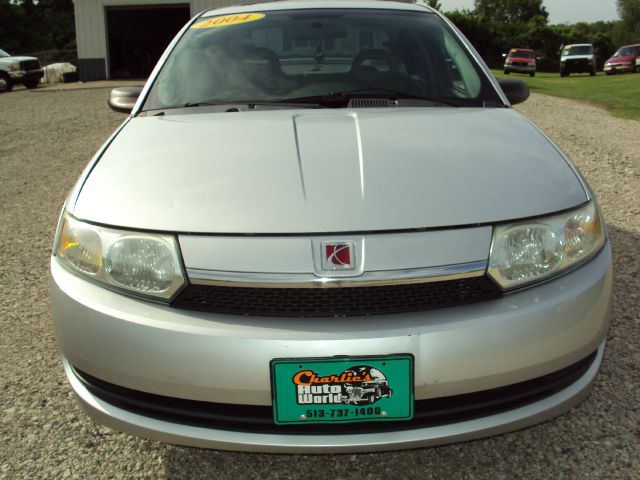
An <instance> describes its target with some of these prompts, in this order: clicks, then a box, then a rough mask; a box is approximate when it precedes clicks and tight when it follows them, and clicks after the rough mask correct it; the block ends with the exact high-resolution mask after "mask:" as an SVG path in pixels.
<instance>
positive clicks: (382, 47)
mask: <svg viewBox="0 0 640 480" xmlns="http://www.w3.org/2000/svg"><path fill="white" fill-rule="evenodd" d="M356 92H361V93H366V92H370V93H371V95H370V96H373V97H376V98H379V97H381V96H382V97H384V96H389V97H395V98H413V97H415V98H422V99H430V100H433V101H441V102H443V103H447V104H454V105H460V106H478V105H479V106H482V105H483V102H485V101H492V102H496V103H502V102H501V101H500V99H499V97H498V96H497V94H496V92H495V89H493V87H491V84H490V83H489V80H488V79H487V78H486V76H485V75H484V74H483V73H482V71H481V69H480V67H479V66H478V65H477V63H476V62H475V61H474V60H473V59H472V57H471V56H470V55H469V53H468V52H467V50H466V48H465V47H464V46H463V45H462V44H461V43H460V42H459V41H458V39H457V38H456V37H455V36H454V35H453V33H452V32H451V31H450V30H449V28H448V27H447V25H446V24H445V23H444V22H442V21H441V20H440V19H439V18H438V17H437V16H436V15H434V14H432V13H428V12H425V13H422V12H415V11H394V10H365V9H361V10H360V9H357V10H351V9H309V10H306V9H305V10H282V11H267V12H255V13H249V14H236V15H225V16H210V17H201V18H200V19H198V20H197V21H196V22H195V23H194V24H193V25H192V26H191V28H189V29H188V30H187V31H186V33H185V34H184V36H183V37H182V38H181V39H180V41H179V43H178V45H177V46H176V47H175V49H174V50H173V52H172V53H171V55H170V57H169V58H168V60H167V61H166V63H165V64H164V66H163V67H162V70H161V72H160V74H159V76H158V78H157V79H156V80H155V82H154V84H153V87H152V89H151V91H150V94H149V96H148V98H147V100H146V102H145V104H144V107H143V110H154V109H163V108H171V107H180V106H189V105H194V104H201V103H249V104H251V103H252V102H292V103H293V102H295V100H296V99H298V100H300V101H302V100H307V101H309V100H312V101H313V102H314V103H315V102H316V101H318V103H321V102H320V101H319V99H321V98H322V97H325V96H331V95H336V94H339V93H348V94H349V93H356Z"/></svg>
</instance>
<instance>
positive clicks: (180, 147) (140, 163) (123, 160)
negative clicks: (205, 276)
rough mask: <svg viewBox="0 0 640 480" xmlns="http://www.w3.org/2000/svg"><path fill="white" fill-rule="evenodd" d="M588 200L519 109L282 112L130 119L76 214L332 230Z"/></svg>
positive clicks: (139, 223)
mask: <svg viewBox="0 0 640 480" xmlns="http://www.w3.org/2000/svg"><path fill="white" fill-rule="evenodd" d="M194 112H198V111H197V110H194ZM81 181H82V180H81ZM586 200H587V195H586V192H585V189H584V186H583V184H582V182H581V180H580V179H579V178H578V176H577V174H576V173H575V172H574V170H573V168H572V167H571V166H570V165H569V164H568V163H567V161H566V160H565V159H564V157H563V156H562V155H561V154H560V153H559V152H558V150H557V149H556V148H555V147H554V146H553V145H552V144H551V143H550V141H549V140H547V138H546V137H544V136H543V135H542V134H541V133H540V132H539V131H538V130H537V129H536V128H535V127H534V126H532V125H531V124H530V123H529V122H528V121H527V120H526V119H524V117H522V116H521V115H520V114H519V113H517V112H516V111H514V110H513V109H505V108H487V109H479V108H478V109H469V108H402V109H401V108H397V109H393V110H392V109H375V110H373V109H372V110H358V111H353V110H335V109H324V110H277V111H276V110H271V111H252V112H235V113H201V112H200V113H193V114H187V115H166V116H155V117H137V118H133V119H131V120H130V121H129V123H128V124H127V125H126V126H125V127H124V128H123V129H122V130H121V131H120V133H119V134H118V135H117V136H116V137H115V139H114V140H113V141H112V143H111V144H110V145H109V147H108V148H107V149H106V151H105V152H104V154H103V155H102V157H101V158H100V160H99V161H98V162H97V164H96V165H95V166H94V168H93V169H92V170H91V173H90V174H89V176H88V178H86V180H85V181H84V185H83V187H82V189H81V190H80V193H79V195H78V197H77V201H76V203H75V206H74V208H72V212H73V214H74V215H75V216H76V217H78V218H81V219H86V220H89V221H93V222H98V223H102V224H108V225H113V226H122V227H131V228H137V229H149V230H159V231H175V232H203V233H308V232H313V233H321V232H355V231H359V232H362V231H387V230H397V229H414V228H432V227H445V226H459V225H474V224H479V223H480V224H482V223H493V222H500V221H504V220H511V219H516V218H524V217H531V216H536V215H541V214H546V213H550V212H556V211H559V210H563V209H566V208H569V207H573V206H576V205H579V204H581V203H583V202H585V201H586Z"/></svg>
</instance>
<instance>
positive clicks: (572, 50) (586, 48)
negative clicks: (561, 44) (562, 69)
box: [562, 45, 593, 57]
mask: <svg viewBox="0 0 640 480" xmlns="http://www.w3.org/2000/svg"><path fill="white" fill-rule="evenodd" d="M592 53H593V47H592V46H591V45H578V46H575V47H567V48H565V49H564V52H562V55H563V56H565V57H569V56H572V55H591V54H592Z"/></svg>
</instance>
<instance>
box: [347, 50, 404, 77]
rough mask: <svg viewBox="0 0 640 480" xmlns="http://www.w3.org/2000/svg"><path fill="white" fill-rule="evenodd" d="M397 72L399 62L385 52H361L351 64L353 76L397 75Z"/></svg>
mask: <svg viewBox="0 0 640 480" xmlns="http://www.w3.org/2000/svg"><path fill="white" fill-rule="evenodd" d="M379 67H381V68H379ZM399 71H400V61H399V60H398V58H397V57H396V56H395V55H392V54H391V53H389V52H388V51H386V50H380V49H375V50H374V49H371V50H362V51H361V52H360V53H358V54H357V55H356V56H355V57H354V58H353V62H352V63H351V73H353V74H355V75H370V74H374V75H375V74H376V73H378V74H385V73H392V74H397V73H399Z"/></svg>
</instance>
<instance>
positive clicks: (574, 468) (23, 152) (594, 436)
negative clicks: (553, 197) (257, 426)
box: [0, 89, 640, 479]
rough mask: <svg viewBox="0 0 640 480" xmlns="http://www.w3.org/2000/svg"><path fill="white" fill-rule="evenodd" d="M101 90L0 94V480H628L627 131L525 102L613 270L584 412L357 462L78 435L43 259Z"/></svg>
mask: <svg viewBox="0 0 640 480" xmlns="http://www.w3.org/2000/svg"><path fill="white" fill-rule="evenodd" d="M107 95H108V91H107V90H105V89H96V90H75V91H57V92H50V91H49V92H47V91H37V92H30V91H16V92H13V93H10V94H4V95H0V112H2V114H1V115H0V132H2V133H1V136H0V179H1V180H2V183H1V188H0V200H1V202H2V203H1V205H2V209H1V210H0V232H1V236H0V238H1V239H2V240H1V241H2V243H1V246H2V250H1V251H0V328H1V330H0V331H1V334H0V348H1V351H0V359H1V363H0V368H1V373H0V478H11V479H14V478H15V479H41V478H42V479H65V478H78V479H94V478H95V479H98V478H104V479H115V478H127V479H128V478H147V479H165V478H173V479H199V478H234V479H242V478H258V477H259V478H270V479H276V478H300V477H303V476H306V477H309V478H311V477H325V478H333V479H342V478H344V479H347V478H447V479H448V478H490V479H500V478H505V479H513V478H527V479H532V478H580V479H583V478H597V479H601V478H629V479H631V478H640V441H639V440H640V439H639V437H640V422H639V403H640V400H639V399H640V387H639V385H640V374H639V373H638V372H639V369H638V367H639V366H640V350H639V347H638V338H639V331H640V317H639V311H640V296H639V295H640V294H639V290H640V289H639V288H638V287H640V278H639V277H638V272H639V270H640V268H639V266H640V261H639V259H638V252H639V251H640V215H639V214H640V201H639V195H640V141H639V134H640V122H636V121H630V120H620V119H615V118H613V117H611V116H609V115H608V114H607V113H606V112H604V111H603V110H600V109H598V108H595V107H593V106H590V105H587V104H581V103H576V102H572V101H568V100H560V99H554V98H551V97H545V96H539V95H533V96H532V98H531V99H530V100H529V101H528V102H526V103H525V104H523V106H522V107H520V110H521V111H522V112H523V113H524V114H525V115H527V116H528V117H529V118H531V119H532V120H533V121H534V122H535V123H537V124H538V125H539V126H540V127H541V128H542V129H543V130H544V131H545V132H547V133H548V134H549V135H550V136H551V137H552V138H553V139H554V140H556V141H557V142H558V143H559V144H560V145H561V146H562V147H563V148H564V149H565V150H566V151H567V153H569V155H570V156H571V157H572V158H573V159H574V161H575V162H576V164H577V165H578V167H579V168H580V170H581V171H582V172H583V173H584V175H585V176H586V178H587V180H588V181H589V183H590V184H591V186H592V187H593V188H594V190H595V191H596V192H597V193H598V196H599V199H600V202H601V203H602V205H603V207H604V211H605V214H606V217H607V220H608V224H609V231H610V235H611V240H612V242H613V248H614V255H615V269H616V276H615V292H616V293H615V307H614V312H613V323H612V327H611V330H610V333H609V343H608V349H607V353H606V357H605V362H604V366H603V369H602V371H601V373H600V375H599V376H598V378H597V381H596V385H595V388H594V390H593V393H592V394H591V395H590V397H589V398H588V399H587V400H586V401H585V402H584V403H582V404H581V405H580V406H579V407H577V408H575V409H573V410H572V411H570V412H569V413H567V414H566V415H563V416H561V417H559V418H557V419H555V420H552V421H550V422H547V423H545V424H542V425H539V426H536V427H533V428H529V429H526V430H523V431H519V432H515V433H511V434H506V435H502V436H499V437H494V438H489V439H486V440H481V441H475V442H469V443H464V444H457V445H451V446H445V447H438V448H431V449H423V450H413V451H405V452H391V453H382V454H367V455H335V456H314V457H309V456H299V455H298V456H292V455H262V454H260V455H258V454H241V453H226V452H217V451H208V450H199V449H192V448H183V447H177V446H172V445H166V444H162V443H158V442H153V441H148V440H142V439H138V438H135V437H131V436H128V435H125V434H121V433H118V432H114V431H112V430H110V429H108V428H106V427H101V426H98V425H96V424H94V423H92V422H91V421H90V420H89V419H88V418H87V417H86V416H85V415H84V414H83V412H82V411H81V410H80V409H79V407H78V406H77V404H76V402H75V401H74V398H73V394H72V392H71V389H70V388H69V387H68V386H67V383H66V380H65V378H64V375H63V372H62V367H61V365H60V362H59V359H58V353H57V348H56V344H55V339H54V335H53V328H52V323H51V319H50V314H49V300H48V296H47V270H48V257H49V250H50V245H51V241H52V238H53V233H54V227H55V224H56V219H57V216H58V213H59V209H60V207H61V205H62V203H63V201H64V197H65V195H66V193H67V192H68V190H69V189H70V188H71V186H72V184H73V182H74V181H75V179H76V178H77V176H78V175H79V173H80V171H81V169H82V168H83V166H84V164H85V163H86V162H87V160H88V159H89V158H90V157H91V155H92V154H93V153H94V152H95V150H96V149H97V148H98V147H99V145H100V144H101V143H102V142H103V141H104V140H105V139H106V138H107V137H108V136H109V134H110V133H111V132H112V131H113V130H114V129H115V127H116V126H117V125H118V124H119V123H120V122H121V121H122V119H123V116H121V115H119V114H116V113H113V112H111V111H110V110H108V108H107V105H106V98H107Z"/></svg>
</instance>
